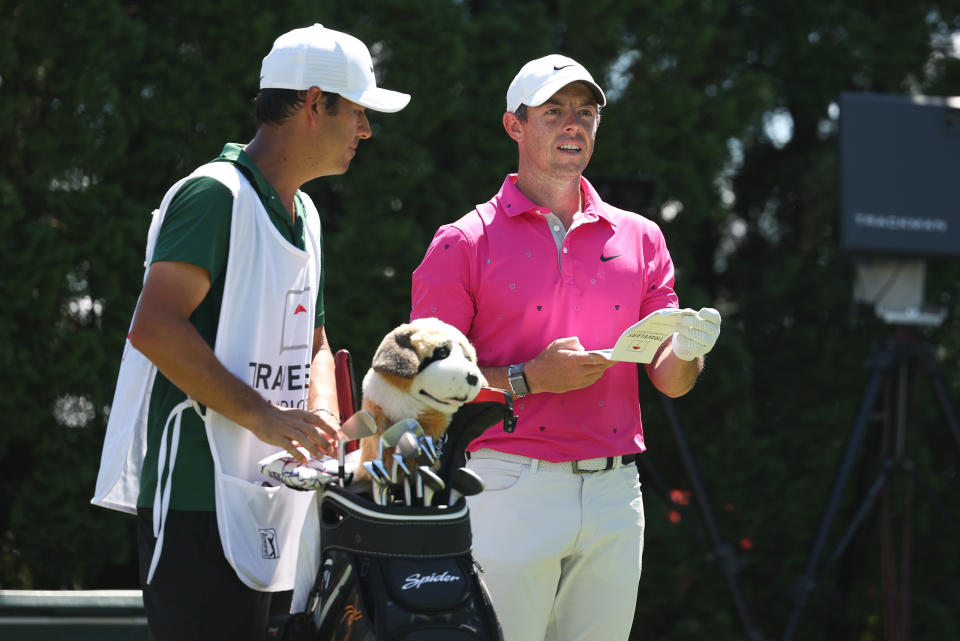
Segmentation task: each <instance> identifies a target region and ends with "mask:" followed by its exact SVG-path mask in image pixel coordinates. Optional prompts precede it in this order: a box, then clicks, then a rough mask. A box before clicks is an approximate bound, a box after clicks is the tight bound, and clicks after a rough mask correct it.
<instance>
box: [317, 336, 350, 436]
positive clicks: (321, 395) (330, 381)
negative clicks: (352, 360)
mask: <svg viewBox="0 0 960 641" xmlns="http://www.w3.org/2000/svg"><path fill="white" fill-rule="evenodd" d="M313 340H314V350H313V351H314V356H313V361H312V362H311V364H310V389H309V390H308V392H307V409H310V410H325V411H327V412H329V413H330V414H331V415H333V417H334V418H336V419H337V420H339V421H341V422H342V421H344V420H346V419H348V418H349V416H340V412H339V405H338V403H337V381H336V368H335V366H334V360H333V352H332V351H331V350H330V345H329V344H327V341H326V336H325V335H324V334H323V332H322V331H318V332H314V339H313Z"/></svg>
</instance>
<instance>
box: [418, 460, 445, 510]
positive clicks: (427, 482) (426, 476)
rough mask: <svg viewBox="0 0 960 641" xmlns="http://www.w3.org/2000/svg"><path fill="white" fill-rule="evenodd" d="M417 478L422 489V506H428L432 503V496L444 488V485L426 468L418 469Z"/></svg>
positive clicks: (434, 473)
mask: <svg viewBox="0 0 960 641" xmlns="http://www.w3.org/2000/svg"><path fill="white" fill-rule="evenodd" d="M417 478H418V480H419V482H420V486H421V487H422V492H423V504H424V505H425V506H430V505H431V504H432V503H433V496H434V495H435V494H436V493H437V492H440V491H442V490H443V489H444V488H446V484H445V483H444V482H443V481H442V480H441V479H440V477H439V476H437V474H436V472H434V471H433V470H431V469H430V468H428V467H418V468H417Z"/></svg>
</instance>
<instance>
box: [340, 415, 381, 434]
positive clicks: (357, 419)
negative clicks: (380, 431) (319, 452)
mask: <svg viewBox="0 0 960 641" xmlns="http://www.w3.org/2000/svg"><path fill="white" fill-rule="evenodd" d="M340 431H341V432H343V437H344V439H345V440H347V441H356V440H359V439H361V438H364V437H365V436H373V435H374V434H376V433H377V422H376V421H375V420H374V418H373V414H371V413H370V412H368V411H367V410H360V411H359V412H357V413H356V414H354V415H353V416H351V417H350V418H348V419H347V420H345V421H344V422H343V425H341V426H340Z"/></svg>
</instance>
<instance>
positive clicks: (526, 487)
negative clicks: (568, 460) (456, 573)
mask: <svg viewBox="0 0 960 641" xmlns="http://www.w3.org/2000/svg"><path fill="white" fill-rule="evenodd" d="M467 467H469V468H470V469H471V470H473V471H474V472H476V473H477V474H478V475H479V476H480V477H481V478H482V479H483V481H484V483H485V485H486V489H485V490H484V491H483V492H481V493H480V494H478V495H476V496H473V497H470V498H469V499H468V504H469V507H470V522H471V524H472V528H473V556H474V559H475V560H476V561H477V563H479V564H480V566H481V567H482V568H483V574H482V575H481V577H482V579H483V582H484V583H485V584H486V586H487V589H488V590H489V591H490V597H491V599H492V601H493V606H494V609H495V610H496V612H497V616H498V617H499V619H500V624H501V626H502V627H503V636H504V641H539V640H540V639H543V640H544V641H626V639H627V637H628V636H629V634H630V628H631V626H632V624H633V616H634V610H635V608H636V600H637V586H638V584H639V581H640V565H641V563H640V561H641V556H642V554H643V528H644V516H643V501H642V497H641V493H640V481H639V478H638V476H637V468H636V466H635V465H628V466H626V467H621V468H619V469H615V470H609V471H605V472H594V473H590V474H575V473H573V472H570V471H563V470H557V469H545V468H542V467H539V466H538V465H537V462H536V461H534V462H533V463H532V464H523V463H514V462H508V461H502V460H498V459H495V458H486V457H485V456H483V457H481V456H474V457H472V458H471V459H470V461H469V463H468V464H467Z"/></svg>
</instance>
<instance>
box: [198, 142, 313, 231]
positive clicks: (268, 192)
mask: <svg viewBox="0 0 960 641" xmlns="http://www.w3.org/2000/svg"><path fill="white" fill-rule="evenodd" d="M244 147H245V145H240V144H237V143H234V142H228V143H227V144H225V145H224V146H223V151H221V152H220V155H219V156H218V157H217V159H216V160H217V161H226V162H231V163H233V164H235V165H237V166H238V167H240V169H241V171H243V173H244V174H245V175H246V176H247V180H249V181H250V183H251V184H252V185H253V188H254V189H255V190H256V191H257V193H258V194H259V195H260V200H261V201H262V202H263V204H264V206H265V207H266V208H267V209H268V211H270V212H271V213H273V214H277V215H279V216H280V217H281V218H283V219H284V220H286V221H287V223H288V224H292V223H291V221H290V213H289V212H288V211H287V209H286V207H284V206H283V203H282V202H281V200H280V196H279V195H277V190H276V189H274V188H273V185H271V184H270V183H269V182H268V181H267V179H266V177H265V176H264V175H263V174H262V173H261V172H260V169H259V168H258V167H257V166H256V165H255V164H254V162H253V159H252V158H250V156H248V155H247V152H246V151H244V150H243V148H244ZM293 202H294V211H295V212H296V214H297V217H298V218H300V217H302V215H303V213H302V205H301V203H300V191H299V190H297V193H296V194H294V197H293Z"/></svg>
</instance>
